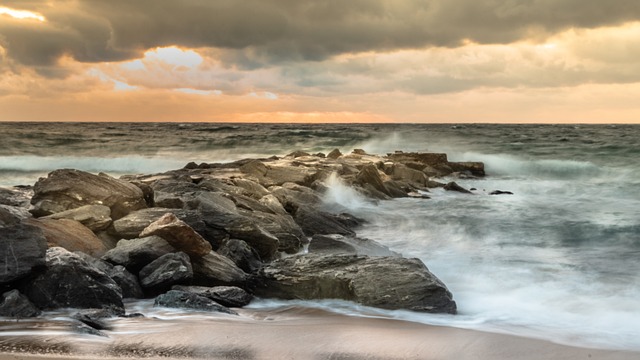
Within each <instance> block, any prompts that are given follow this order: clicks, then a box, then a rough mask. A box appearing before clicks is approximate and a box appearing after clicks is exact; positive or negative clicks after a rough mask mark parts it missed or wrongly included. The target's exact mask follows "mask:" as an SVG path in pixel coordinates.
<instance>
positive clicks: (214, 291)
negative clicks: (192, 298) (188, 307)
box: [172, 285, 253, 307]
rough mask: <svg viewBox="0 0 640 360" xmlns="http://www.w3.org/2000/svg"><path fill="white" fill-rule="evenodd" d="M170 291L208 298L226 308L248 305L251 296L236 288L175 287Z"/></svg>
mask: <svg viewBox="0 0 640 360" xmlns="http://www.w3.org/2000/svg"><path fill="white" fill-rule="evenodd" d="M172 290H179V291H184V292H188V293H191V294H196V295H200V296H203V297H206V298H209V299H211V300H213V301H215V302H217V303H218V304H220V305H223V306H227V307H243V306H245V305H249V303H250V302H251V300H252V299H253V295H251V294H249V293H248V292H246V291H244V290H243V289H241V288H239V287H236V286H215V287H207V286H184V285H176V286H174V287H173V288H172Z"/></svg>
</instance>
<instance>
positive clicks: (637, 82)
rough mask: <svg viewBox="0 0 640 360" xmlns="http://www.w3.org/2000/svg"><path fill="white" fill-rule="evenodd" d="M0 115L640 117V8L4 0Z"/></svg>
mask: <svg viewBox="0 0 640 360" xmlns="http://www.w3.org/2000/svg"><path fill="white" fill-rule="evenodd" d="M0 121H181V122H191V121H194V122H195V121H208V122H236V121H241V122H321V123H324V122H386V123H395V122H412V123H416V122H431V123H448V122H451V123H464V122H490V123H503V122H504V123H640V1H638V0H502V1H501V0H316V1H305V0H180V1H177V0H175V1H174V0H108V1H107V0H55V1H49V0H0Z"/></svg>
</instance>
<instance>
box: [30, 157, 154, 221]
mask: <svg viewBox="0 0 640 360" xmlns="http://www.w3.org/2000/svg"><path fill="white" fill-rule="evenodd" d="M33 191H34V195H33V197H32V198H31V204H32V205H33V209H32V210H31V213H32V214H33V215H35V216H38V217H40V216H46V215H51V214H55V213H59V212H62V211H66V210H70V209H74V208H78V207H81V206H84V205H104V206H108V207H109V208H110V209H111V217H112V218H113V219H119V218H121V217H123V216H125V215H127V214H128V213H130V212H131V211H134V210H138V209H143V208H146V207H147V204H146V202H145V200H144V194H143V193H142V190H140V188H138V187H137V186H135V185H133V184H130V183H128V182H126V181H122V180H118V179H114V178H112V177H110V176H108V175H101V176H99V175H93V174H90V173H87V172H84V171H80V170H72V169H62V170H55V171H53V172H51V173H49V175H48V176H47V177H46V178H41V179H40V180H38V182H36V184H35V185H34V187H33Z"/></svg>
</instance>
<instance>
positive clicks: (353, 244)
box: [309, 234, 400, 256]
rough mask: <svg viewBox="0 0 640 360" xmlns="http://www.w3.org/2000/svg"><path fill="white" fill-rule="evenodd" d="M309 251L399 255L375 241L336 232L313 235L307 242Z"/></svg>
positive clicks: (318, 252) (316, 252)
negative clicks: (309, 241) (308, 242)
mask: <svg viewBox="0 0 640 360" xmlns="http://www.w3.org/2000/svg"><path fill="white" fill-rule="evenodd" d="M309 253H314V254H352V255H369V256H400V254H398V253H396V252H393V251H391V250H389V248H388V247H386V246H384V245H382V244H379V243H378V242H376V241H373V240H370V239H363V238H359V237H348V236H342V235H338V234H333V235H314V236H313V238H312V239H311V243H310V244H309Z"/></svg>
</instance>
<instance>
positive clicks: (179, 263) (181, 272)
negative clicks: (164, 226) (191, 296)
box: [138, 252, 193, 291]
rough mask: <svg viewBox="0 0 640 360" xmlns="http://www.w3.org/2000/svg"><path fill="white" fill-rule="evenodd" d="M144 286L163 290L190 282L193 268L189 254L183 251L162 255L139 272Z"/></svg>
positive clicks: (154, 289) (152, 289) (153, 289)
mask: <svg viewBox="0 0 640 360" xmlns="http://www.w3.org/2000/svg"><path fill="white" fill-rule="evenodd" d="M138 276H139V277H140V284H141V285H142V287H143V288H145V289H149V290H151V291H161V290H166V289H169V288H171V286H173V285H176V284H180V283H185V282H189V281H190V280H191V279H192V278H193V268H192V267H191V262H190V260H189V256H188V255H187V254H185V253H183V252H177V253H171V254H166V255H162V256H161V257H159V258H157V259H156V260H154V261H152V262H151V263H150V264H149V265H147V266H145V267H143V268H142V270H140V273H139V274H138Z"/></svg>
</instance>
